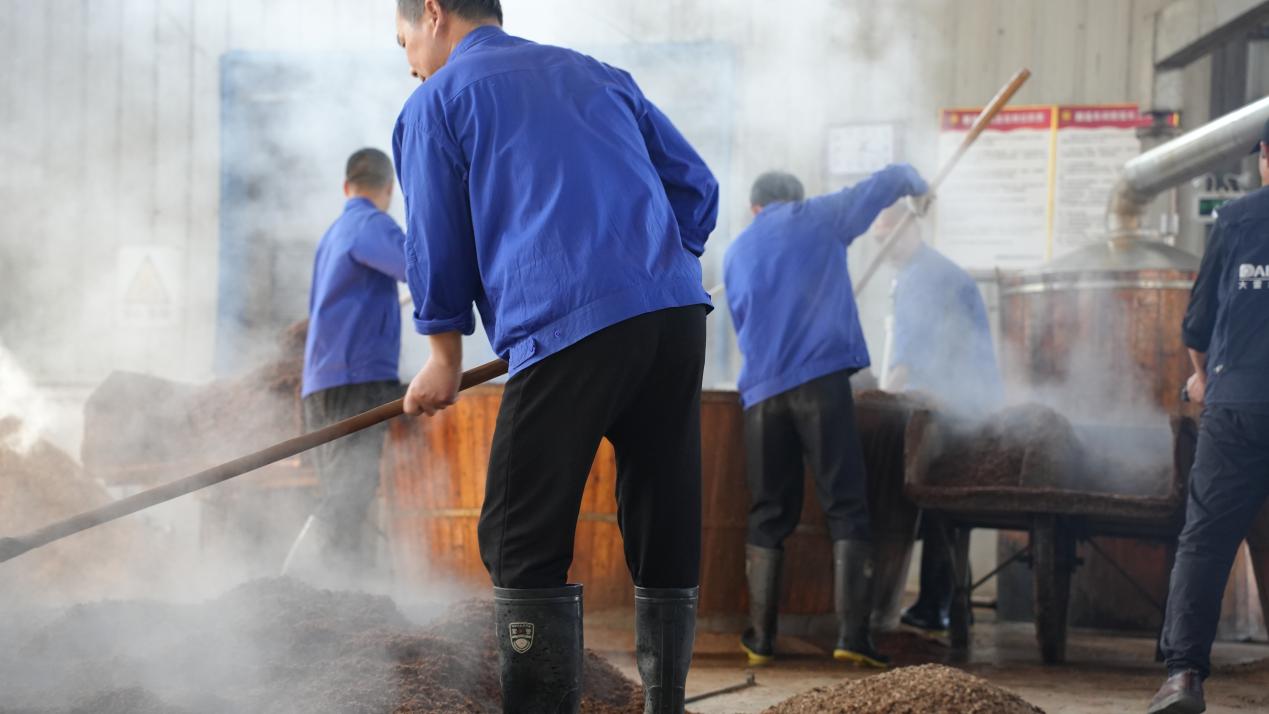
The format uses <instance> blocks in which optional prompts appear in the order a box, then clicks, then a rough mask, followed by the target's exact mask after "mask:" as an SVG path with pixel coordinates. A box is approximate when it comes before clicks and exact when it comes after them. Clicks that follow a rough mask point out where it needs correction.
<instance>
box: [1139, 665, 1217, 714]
mask: <svg viewBox="0 0 1269 714" xmlns="http://www.w3.org/2000/svg"><path fill="white" fill-rule="evenodd" d="M1204 711H1207V704H1205V703H1204V702H1203V678H1202V677H1201V676H1200V675H1199V673H1198V672H1195V671H1194V670H1192V669H1187V670H1183V671H1181V672H1177V673H1176V674H1173V675H1170V676H1169V677H1168V681H1166V682H1164V683H1163V686H1162V687H1159V691H1158V692H1157V693H1156V694H1155V695H1154V699H1152V700H1151V701H1150V708H1149V709H1147V710H1146V712H1147V714H1199V712H1204Z"/></svg>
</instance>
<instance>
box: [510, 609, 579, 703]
mask: <svg viewBox="0 0 1269 714" xmlns="http://www.w3.org/2000/svg"><path fill="white" fill-rule="evenodd" d="M494 623H495V624H494V626H495V627H496V628H497V630H496V632H497V636H498V663H499V665H500V670H499V678H500V679H501V681H502V711H503V712H505V713H506V714H574V713H575V712H577V709H578V707H579V706H580V705H581V699H582V586H581V585H566V586H564V587H562V588H541V589H520V588H494Z"/></svg>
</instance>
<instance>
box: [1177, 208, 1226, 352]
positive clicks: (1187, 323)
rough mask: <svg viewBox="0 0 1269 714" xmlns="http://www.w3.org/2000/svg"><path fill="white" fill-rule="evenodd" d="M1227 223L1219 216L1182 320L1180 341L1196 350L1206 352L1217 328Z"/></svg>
mask: <svg viewBox="0 0 1269 714" xmlns="http://www.w3.org/2000/svg"><path fill="white" fill-rule="evenodd" d="M1224 233H1225V226H1224V222H1223V221H1221V220H1220V218H1219V217H1217V220H1216V225H1214V226H1213V227H1212V235H1211V237H1209V238H1208V241H1207V250H1206V251H1204V253H1203V261H1202V263H1201V264H1200V265H1199V272H1198V277H1197V278H1196V279H1195V280H1194V287H1193V288H1192V289H1191V290H1190V304H1189V305H1188V306H1187V307H1186V309H1185V320H1184V321H1183V322H1182V323H1181V341H1182V342H1184V343H1185V346H1186V347H1188V348H1190V349H1192V350H1194V351H1195V352H1204V353H1206V352H1207V350H1208V348H1209V347H1211V344H1212V333H1214V332H1215V331H1216V313H1217V311H1218V310H1219V309H1220V282H1221V273H1223V272H1224V271H1225V260H1224V257H1225V256H1224V253H1225V250H1224V248H1225V238H1224Z"/></svg>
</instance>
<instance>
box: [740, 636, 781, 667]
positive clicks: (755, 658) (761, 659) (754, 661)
mask: <svg viewBox="0 0 1269 714" xmlns="http://www.w3.org/2000/svg"><path fill="white" fill-rule="evenodd" d="M740 649H742V650H744V652H745V655H746V656H748V657H749V666H750V667H765V666H767V665H769V664H771V663H772V662H774V661H775V655H773V654H770V655H764V654H758V653H757V652H754V651H753V650H751V649H749V646H748V645H746V644H745V643H744V642H741V643H740Z"/></svg>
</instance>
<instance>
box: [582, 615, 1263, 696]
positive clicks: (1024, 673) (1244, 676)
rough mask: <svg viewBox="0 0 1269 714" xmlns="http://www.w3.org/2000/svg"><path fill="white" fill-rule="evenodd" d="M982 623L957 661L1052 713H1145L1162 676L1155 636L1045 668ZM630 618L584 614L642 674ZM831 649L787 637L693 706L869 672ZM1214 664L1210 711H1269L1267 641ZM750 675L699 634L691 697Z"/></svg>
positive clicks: (911, 660) (596, 645)
mask: <svg viewBox="0 0 1269 714" xmlns="http://www.w3.org/2000/svg"><path fill="white" fill-rule="evenodd" d="M978 619H979V622H978V624H976V625H975V627H974V640H973V643H974V644H973V648H972V651H971V653H970V657H969V660H968V661H967V662H965V663H960V664H956V666H958V667H962V668H963V669H965V670H967V671H969V672H971V673H973V674H976V675H978V676H980V677H983V678H985V679H988V680H989V681H991V682H992V683H994V684H996V685H998V686H1001V687H1005V688H1007V689H1010V690H1012V691H1013V692H1015V693H1017V694H1019V695H1020V696H1022V697H1023V698H1025V699H1027V700H1028V701H1030V702H1031V703H1033V704H1035V705H1036V706H1039V707H1040V708H1042V709H1044V710H1045V711H1046V712H1049V714H1076V713H1079V714H1103V713H1104V714H1111V713H1112V712H1113V713H1114V714H1120V713H1122V712H1144V711H1145V710H1146V705H1147V704H1148V703H1149V700H1150V697H1151V696H1152V695H1153V694H1154V691H1155V689H1156V688H1157V687H1158V685H1159V684H1160V682H1161V679H1162V676H1163V670H1162V666H1161V665H1159V664H1157V663H1156V662H1155V661H1154V652H1155V646H1154V640H1153V639H1150V638H1149V637H1143V636H1137V635H1125V634H1118V633H1099V632H1092V631H1080V630H1073V631H1072V632H1071V635H1070V639H1069V643H1068V646H1067V662H1068V663H1067V664H1065V665H1060V666H1045V665H1043V664H1041V663H1040V657H1039V652H1038V651H1037V649H1036V646H1035V636H1034V628H1033V627H1032V626H1031V625H1030V624H1026V623H995V622H992V619H993V618H992V613H990V612H986V613H981V614H980V616H979V618H978ZM631 622H632V619H631V615H630V614H629V613H620V612H610V613H593V614H592V613H587V627H586V646H587V647H589V648H592V649H595V650H597V651H599V652H600V653H602V654H603V655H604V656H605V657H607V658H608V659H609V661H611V662H612V663H613V664H614V665H616V666H617V667H618V668H619V669H621V670H622V671H623V672H624V673H625V674H626V675H627V676H629V677H631V678H634V679H637V678H638V672H637V670H636V669H635V663H634V658H633V657H632V656H631V654H630V652H631V651H632V650H633V647H634V636H633V633H632V631H631V629H630V623H631ZM886 645H889V649H890V651H892V652H897V653H899V654H901V655H902V656H901V658H900V659H899V661H898V664H921V663H925V662H942V663H947V664H952V662H950V652H949V651H948V649H947V648H946V646H945V645H943V644H941V643H939V642H937V641H924V640H919V639H917V638H916V637H915V636H914V635H909V634H906V633H905V634H903V635H897V636H896V635H890V636H883V637H882V638H881V640H880V642H879V646H883V647H884V646H886ZM829 647H831V642H829V641H825V640H821V639H818V638H816V637H813V636H808V637H781V639H780V641H779V644H778V653H779V655H780V656H779V658H778V660H777V662H776V663H775V664H773V665H771V666H768V667H763V668H760V669H757V670H752V671H754V673H755V680H756V682H757V684H756V686H754V687H751V688H748V689H744V690H742V691H739V692H736V693H732V694H726V695H722V696H718V697H714V698H711V699H708V700H706V701H701V702H698V703H695V704H692V705H690V707H689V709H691V710H692V711H695V712H699V713H700V714H714V713H717V714H724V713H725V714H745V713H747V712H761V711H763V710H764V709H766V708H767V707H769V706H771V705H773V704H776V703H778V702H781V701H783V700H785V699H787V698H789V697H791V696H793V695H795V694H799V693H801V692H804V691H807V690H809V689H813V688H815V687H819V686H824V685H829V684H834V683H836V682H839V681H841V680H842V679H849V678H857V677H863V676H867V675H868V674H869V673H870V671H864V670H860V669H856V668H854V667H851V666H849V665H843V664H840V663H836V662H834V661H832V659H831V658H830V657H829V649H828V648H829ZM1213 662H1214V666H1215V668H1216V672H1215V673H1214V674H1213V676H1212V678H1211V679H1209V680H1208V683H1207V697H1208V709H1207V711H1208V712H1209V713H1211V714H1221V713H1222V712H1269V644H1266V643H1233V642H1221V643H1218V644H1217V646H1216V649H1215V652H1214V656H1213ZM749 671H751V670H749V669H747V668H746V666H745V657H744V655H743V654H742V653H741V652H740V651H739V646H738V644H737V640H736V636H735V635H734V634H720V633H717V632H702V633H699V634H698V636H697V643H696V652H695V655H694V658H693V663H692V672H691V675H690V676H689V678H688V696H689V697H690V696H692V695H696V694H700V693H703V692H708V691H713V690H717V689H721V688H724V687H728V686H731V685H735V684H740V683H742V682H744V681H745V678H746V675H747V673H748V672H749Z"/></svg>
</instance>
